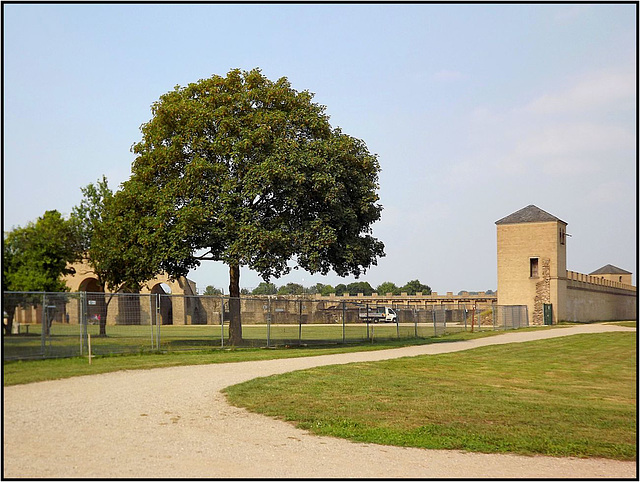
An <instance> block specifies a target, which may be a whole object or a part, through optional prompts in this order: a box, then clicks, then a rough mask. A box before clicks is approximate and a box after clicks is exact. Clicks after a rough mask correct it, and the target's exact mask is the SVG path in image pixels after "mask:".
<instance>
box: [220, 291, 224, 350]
mask: <svg viewBox="0 0 640 482" xmlns="http://www.w3.org/2000/svg"><path fill="white" fill-rule="evenodd" d="M220 346H221V347H222V348H224V296H221V297H220Z"/></svg>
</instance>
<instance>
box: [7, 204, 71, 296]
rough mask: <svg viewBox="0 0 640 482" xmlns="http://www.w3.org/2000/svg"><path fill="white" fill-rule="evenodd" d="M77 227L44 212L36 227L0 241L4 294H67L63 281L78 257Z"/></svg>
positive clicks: (26, 227)
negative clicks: (40, 292) (48, 292)
mask: <svg viewBox="0 0 640 482" xmlns="http://www.w3.org/2000/svg"><path fill="white" fill-rule="evenodd" d="M81 246H82V244H81V239H80V236H79V234H78V226H77V224H76V223H75V222H74V221H73V220H66V219H64V218H63V217H62V215H61V214H60V213H59V212H58V211H55V210H53V211H46V212H45V213H44V215H43V216H41V217H39V218H38V219H37V221H36V222H35V223H33V222H32V223H29V224H28V225H27V226H25V227H24V228H20V227H18V228H16V229H14V230H12V231H10V232H9V233H7V234H6V235H5V236H4V238H3V258H4V259H3V263H2V290H3V291H68V290H69V288H68V287H67V285H66V284H65V283H64V281H63V280H62V276H63V275H65V274H72V273H73V272H74V271H73V269H71V268H69V267H68V266H67V265H68V264H69V263H73V262H74V261H77V260H78V259H79V257H80V255H81V251H82V249H81Z"/></svg>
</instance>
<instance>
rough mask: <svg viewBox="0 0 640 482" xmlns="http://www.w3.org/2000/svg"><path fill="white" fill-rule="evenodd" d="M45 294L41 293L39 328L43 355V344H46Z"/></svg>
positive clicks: (43, 354) (43, 353)
mask: <svg viewBox="0 0 640 482" xmlns="http://www.w3.org/2000/svg"><path fill="white" fill-rule="evenodd" d="M46 306H47V294H46V293H42V310H40V311H41V313H42V316H41V325H42V327H41V329H40V332H41V333H40V351H41V354H42V356H43V357H44V356H45V345H46V336H47V308H46Z"/></svg>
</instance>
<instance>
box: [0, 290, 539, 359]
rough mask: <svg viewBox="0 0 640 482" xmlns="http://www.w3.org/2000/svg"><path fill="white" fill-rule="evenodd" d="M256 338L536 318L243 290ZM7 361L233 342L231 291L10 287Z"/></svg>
mask: <svg viewBox="0 0 640 482" xmlns="http://www.w3.org/2000/svg"><path fill="white" fill-rule="evenodd" d="M240 308H241V319H242V326H243V341H244V343H245V344H246V345H247V346H256V347H272V346H304V345H313V344H328V343H358V342H363V341H371V342H374V341H376V340H385V339H398V338H425V337H431V336H439V335H443V334H445V333H453V332H456V331H469V330H472V331H473V330H498V329H515V328H520V327H523V326H528V314H527V311H526V306H487V307H483V308H478V307H475V306H468V307H465V306H456V307H455V308H452V307H447V306H433V307H426V308H424V309H422V308H420V309H419V308H416V307H409V306H401V305H395V306H383V305H379V304H375V303H356V302H349V301H343V300H331V301H326V300H324V301H323V300H309V299H304V298H290V297H287V298H284V297H260V298H244V297H243V298H241V299H240ZM3 311H4V316H5V324H6V323H8V322H9V321H10V322H11V323H12V329H11V331H12V334H10V335H5V336H3V359H4V360H15V359H29V358H55V357H70V356H86V355H88V354H89V341H91V352H92V354H93V355H107V354H116V353H127V352H148V351H169V350H176V351H177V350H187V349H208V348H218V347H224V346H225V344H226V343H227V342H228V333H229V332H228V324H229V318H230V317H229V297H224V296H187V295H168V294H163V293H155V294H138V293H114V294H112V293H90V292H86V293H85V292H77V293H24V292H23V293H18V292H5V293H3Z"/></svg>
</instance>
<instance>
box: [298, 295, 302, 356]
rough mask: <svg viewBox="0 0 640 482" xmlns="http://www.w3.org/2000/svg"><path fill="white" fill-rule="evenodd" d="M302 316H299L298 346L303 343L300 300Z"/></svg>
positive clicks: (300, 309)
mask: <svg viewBox="0 0 640 482" xmlns="http://www.w3.org/2000/svg"><path fill="white" fill-rule="evenodd" d="M298 304H299V305H300V306H299V311H300V316H299V317H298V346H300V345H302V300H298Z"/></svg>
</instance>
